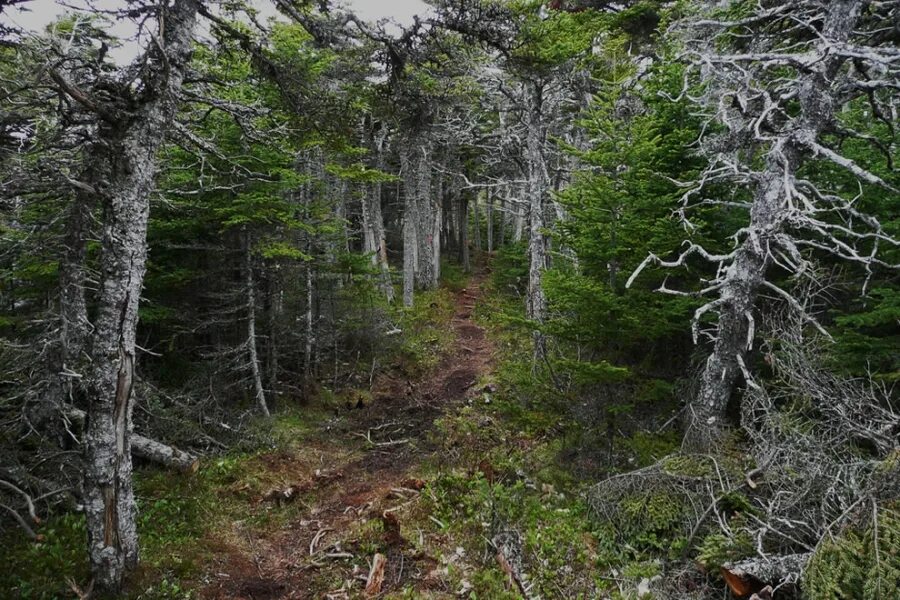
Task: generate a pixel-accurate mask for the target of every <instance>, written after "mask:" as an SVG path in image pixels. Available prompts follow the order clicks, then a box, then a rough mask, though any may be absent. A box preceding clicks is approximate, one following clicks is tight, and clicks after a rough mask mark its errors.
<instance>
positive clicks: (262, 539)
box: [198, 272, 494, 600]
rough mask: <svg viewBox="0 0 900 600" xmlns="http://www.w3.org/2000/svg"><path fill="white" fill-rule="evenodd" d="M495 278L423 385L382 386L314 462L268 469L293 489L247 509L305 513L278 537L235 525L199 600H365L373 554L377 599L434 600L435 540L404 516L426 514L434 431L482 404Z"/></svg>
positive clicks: (470, 295) (459, 322) (465, 311)
mask: <svg viewBox="0 0 900 600" xmlns="http://www.w3.org/2000/svg"><path fill="white" fill-rule="evenodd" d="M486 277H487V275H486V273H484V272H481V273H479V274H477V275H476V276H474V277H473V278H472V279H471V280H470V282H469V286H468V287H467V288H466V289H463V290H460V291H459V292H457V293H456V294H455V309H454V311H455V316H454V318H453V320H452V324H451V325H452V328H453V331H454V334H455V335H454V340H453V342H452V345H451V347H450V349H449V350H448V351H447V352H446V353H445V354H444V356H443V358H442V359H441V361H440V362H439V364H438V366H437V367H436V368H435V369H433V370H432V371H431V372H430V373H428V374H426V375H425V376H424V378H422V379H421V380H418V381H410V380H407V379H396V376H391V375H385V376H382V377H381V378H379V379H378V380H376V382H375V385H374V386H373V388H374V389H373V397H374V401H373V402H372V403H371V405H370V406H367V407H366V408H364V409H362V410H354V411H348V412H347V413H346V414H345V415H343V416H341V417H340V418H338V419H336V420H333V421H331V422H329V423H328V427H327V430H326V431H322V432H319V433H317V434H315V435H314V436H313V438H312V441H311V442H310V443H311V445H312V446H313V452H310V453H308V454H309V455H310V456H312V457H314V460H312V459H303V458H299V457H297V456H294V455H290V454H287V453H285V454H278V453H273V454H272V455H269V456H264V457H262V458H263V460H265V461H266V462H267V464H266V468H267V469H269V468H271V470H272V471H274V472H278V473H281V474H283V478H282V479H283V481H284V483H285V485H284V486H283V487H277V488H276V489H273V490H272V492H270V493H269V494H267V495H266V496H265V497H263V498H259V499H254V500H250V501H253V502H257V503H271V504H272V506H273V510H275V508H281V507H283V506H284V505H287V504H290V505H291V506H292V507H295V508H296V512H295V513H291V516H290V518H288V519H286V520H285V522H283V523H279V524H278V525H277V526H276V527H271V526H269V527H265V526H264V527H260V526H258V525H256V524H254V523H250V522H235V523H233V526H232V527H233V531H232V532H231V534H232V535H231V541H230V542H228V543H224V542H223V546H224V547H222V548H215V549H214V550H215V558H214V559H213V561H212V564H211V565H209V566H208V568H207V569H206V570H205V573H204V575H203V579H202V581H200V582H198V583H199V587H200V596H201V597H202V598H206V599H215V600H226V599H227V600H231V599H245V600H268V599H295V598H298V599H299V598H329V599H332V600H340V599H343V598H347V599H349V598H357V597H368V596H366V594H365V588H366V582H367V580H368V581H369V582H370V584H371V580H372V577H371V573H370V572H371V570H372V569H371V566H372V561H373V560H375V555H376V554H379V555H380V556H379V561H381V559H382V558H383V559H384V574H383V583H382V584H381V585H380V586H378V588H379V591H377V592H376V593H374V594H370V595H371V596H377V597H381V596H383V595H385V594H386V593H390V592H392V591H399V590H402V589H404V588H409V587H413V588H414V589H417V590H422V591H424V590H426V589H429V587H428V586H429V585H431V584H430V583H429V582H430V580H431V579H432V578H431V577H430V574H433V572H434V570H435V567H436V566H437V561H436V560H435V559H434V558H433V557H430V556H427V555H426V554H425V553H424V552H422V551H421V548H422V547H423V544H422V536H424V535H438V534H435V533H433V532H432V533H428V532H423V530H422V529H421V528H419V529H418V530H415V529H413V530H410V527H409V526H408V525H407V522H408V521H407V516H408V515H410V514H411V513H412V512H414V511H416V510H417V505H418V504H419V500H420V497H421V495H422V493H423V491H424V490H425V481H423V479H422V478H421V477H423V469H425V468H426V463H427V462H428V461H429V460H431V459H433V458H435V456H434V454H435V452H436V450H437V449H436V446H435V445H434V444H433V442H432V441H431V439H430V436H429V434H430V433H432V432H433V431H434V423H435V420H436V419H439V418H440V417H441V416H442V415H444V414H446V413H447V412H448V411H450V410H453V409H454V408H456V407H459V406H460V405H461V404H463V403H465V402H466V399H467V397H473V396H474V395H475V394H477V393H480V390H478V389H477V386H476V384H477V383H478V382H479V380H480V379H481V378H482V377H483V376H485V375H487V374H489V373H490V371H491V369H492V366H493V362H492V361H493V353H494V349H493V347H492V345H491V342H490V340H489V339H487V338H486V336H485V332H484V330H483V329H482V328H481V327H479V326H478V325H477V324H476V323H475V322H474V320H473V312H474V309H475V306H476V304H477V303H478V301H479V298H480V297H481V295H482V293H483V291H482V286H483V284H484V282H485V280H486ZM292 482H296V483H292ZM419 516H420V517H421V515H419ZM426 520H427V519H426ZM417 542H418V543H417ZM417 549H418V550H417ZM376 578H377V574H376ZM370 587H371V586H370ZM432 591H433V592H438V594H439V593H440V590H439V589H438V590H434V589H432ZM370 592H372V590H371V589H370Z"/></svg>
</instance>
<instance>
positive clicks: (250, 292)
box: [244, 232, 270, 417]
mask: <svg viewBox="0 0 900 600" xmlns="http://www.w3.org/2000/svg"><path fill="white" fill-rule="evenodd" d="M244 294H246V299H247V342H246V343H247V360H248V361H249V364H250V375H251V377H252V378H253V393H254V398H255V399H256V404H257V405H258V406H259V411H260V412H261V413H262V414H263V415H265V416H267V417H268V416H270V414H269V405H268V403H267V402H266V391H265V388H264V387H263V382H262V373H261V371H260V368H259V354H258V352H257V347H256V278H255V277H254V276H253V248H252V245H251V240H250V235H249V234H248V233H246V232H245V233H244Z"/></svg>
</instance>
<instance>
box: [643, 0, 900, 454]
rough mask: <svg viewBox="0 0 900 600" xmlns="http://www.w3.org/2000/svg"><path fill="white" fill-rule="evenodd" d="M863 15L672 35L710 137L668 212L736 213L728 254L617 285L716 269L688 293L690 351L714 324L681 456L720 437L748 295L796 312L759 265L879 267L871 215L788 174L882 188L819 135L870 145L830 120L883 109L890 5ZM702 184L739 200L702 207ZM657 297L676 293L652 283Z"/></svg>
mask: <svg viewBox="0 0 900 600" xmlns="http://www.w3.org/2000/svg"><path fill="white" fill-rule="evenodd" d="M867 5H868V3H866V2H863V1H862V0H837V1H834V2H828V3H821V2H814V1H810V0H795V1H792V2H787V3H782V4H778V5H777V6H775V5H773V6H772V7H769V8H766V7H765V6H764V5H760V6H759V7H757V9H756V10H755V12H753V13H752V14H751V15H749V16H748V17H746V18H744V19H740V20H737V21H731V20H717V19H715V18H714V17H709V18H702V19H699V20H698V19H697V18H696V17H691V18H690V19H687V20H685V21H684V22H683V23H681V24H680V25H678V26H677V29H676V33H677V35H679V36H680V38H681V39H682V40H683V41H684V44H685V46H686V51H685V53H684V60H685V61H687V63H688V68H689V73H692V74H693V75H696V76H699V77H700V79H701V81H700V82H699V85H700V86H701V90H702V92H701V93H699V94H698V93H697V91H696V90H690V89H686V90H685V92H684V96H683V97H684V98H686V99H688V100H689V101H694V102H696V103H697V104H698V105H699V108H700V109H702V110H703V111H705V112H706V114H707V115H708V117H709V120H710V121H711V124H712V123H715V124H716V125H717V126H718V128H719V129H720V130H722V133H721V134H715V135H714V134H711V133H710V134H708V133H706V131H712V130H713V129H715V128H709V129H706V130H705V131H704V134H703V136H702V137H701V139H700V147H701V151H702V152H703V154H704V155H705V156H706V157H707V158H708V159H709V164H708V167H707V169H706V170H705V171H704V172H703V173H702V175H701V177H700V178H699V180H698V181H696V182H694V183H686V184H684V185H685V188H686V192H685V194H684V197H683V207H682V209H681V211H680V213H681V216H682V217H683V218H684V220H685V224H686V226H687V227H689V228H691V227H693V226H692V225H691V224H690V217H691V211H692V210H693V209H695V208H697V207H698V206H709V205H714V206H728V207H731V208H732V209H737V210H743V211H746V214H747V224H746V226H744V227H742V228H741V229H740V230H738V231H736V232H735V233H734V236H733V238H734V240H735V248H734V249H733V250H731V251H730V252H727V253H715V252H710V251H707V250H706V249H705V248H703V247H700V246H699V245H696V244H693V243H691V244H689V245H688V247H687V249H685V250H684V251H683V252H681V253H680V255H678V256H677V257H676V258H674V259H671V260H666V259H662V258H660V257H658V256H655V255H651V256H648V257H647V259H646V260H645V261H644V262H643V263H642V264H641V265H640V266H639V267H638V269H637V270H636V271H635V272H634V273H633V274H632V276H631V278H630V279H629V282H628V283H629V285H630V284H631V283H633V282H634V280H635V279H636V277H637V276H638V275H639V274H640V273H641V271H642V270H643V269H644V268H645V267H647V266H648V265H659V266H662V267H665V268H677V267H681V266H684V265H686V264H687V263H688V261H689V260H690V259H694V258H696V259H702V260H705V261H707V262H709V263H711V264H712V265H713V267H714V268H715V270H716V273H715V276H714V277H713V278H712V280H711V281H709V282H708V283H706V284H705V285H704V289H702V290H701V291H700V292H698V293H696V294H694V293H692V294H690V295H698V296H712V297H713V299H712V300H711V301H709V302H708V303H706V304H704V305H703V306H702V307H701V308H699V309H698V310H697V311H696V313H695V315H694V325H693V328H694V338H695V341H699V339H700V337H701V333H704V332H702V331H701V319H702V318H703V317H704V315H707V314H709V313H717V314H718V322H717V324H716V326H715V331H714V332H712V333H711V334H709V337H710V338H711V340H712V342H713V350H712V353H711V354H710V356H709V358H708V359H707V362H706V366H705V368H704V370H703V373H702V376H701V382H700V386H699V392H698V393H697V395H696V397H695V398H693V399H692V401H691V403H690V410H689V416H688V419H687V423H686V426H687V427H686V429H687V435H686V438H685V441H686V443H687V444H688V445H689V446H692V447H695V448H698V449H702V448H708V447H710V446H711V445H713V444H715V442H716V440H717V439H718V438H719V437H720V435H721V433H722V432H723V430H724V429H725V427H726V407H727V405H728V402H729V399H730V397H731V394H732V391H733V388H734V386H735V384H736V382H737V381H738V379H739V376H740V374H741V370H742V367H743V365H744V362H745V361H744V358H745V356H746V354H747V352H748V351H749V350H750V349H752V347H753V345H754V339H755V323H756V316H755V305H756V301H757V297H758V295H759V294H760V292H762V291H766V292H769V293H772V294H774V295H775V296H777V297H780V298H782V299H784V300H785V301H786V302H788V303H789V304H791V305H793V306H798V305H799V302H798V299H797V298H795V297H794V296H792V295H791V294H790V293H788V292H786V291H785V290H783V289H781V288H779V287H778V286H776V285H775V284H774V283H773V282H772V280H771V278H770V277H769V272H770V271H771V270H772V267H773V266H777V267H778V268H779V269H782V270H784V271H786V272H788V273H790V274H792V275H793V276H796V277H802V276H806V275H808V274H809V270H808V268H807V267H808V258H807V257H808V254H804V251H820V252H825V253H828V254H831V255H833V256H836V257H839V258H842V259H845V260H848V261H852V262H853V263H856V264H859V265H862V266H863V267H865V268H866V269H871V268H872V267H873V266H874V265H876V264H883V263H880V261H879V259H878V258H877V250H878V247H879V245H884V244H888V245H896V244H897V241H896V240H894V239H892V238H890V237H889V236H888V235H887V234H885V233H884V232H883V231H882V228H881V225H880V224H879V222H878V220H877V219H876V218H874V217H872V216H869V215H865V214H861V213H860V212H859V211H858V210H857V209H856V208H855V206H854V202H855V199H850V198H846V197H843V196H840V195H838V194H837V193H834V192H832V191H830V190H828V189H826V187H825V186H821V185H818V184H817V183H816V182H815V181H810V180H808V179H805V178H804V177H803V176H801V175H800V171H799V170H800V168H801V166H803V165H804V164H805V163H806V162H808V161H811V160H817V161H822V162H826V163H831V165H832V166H833V167H836V168H838V169H843V170H846V171H847V172H849V173H850V174H851V175H852V176H854V177H855V178H856V179H857V180H858V182H859V186H860V195H862V194H865V193H867V190H868V191H871V190H872V189H873V188H878V187H880V188H888V189H893V188H891V187H890V186H889V185H888V184H887V183H886V182H884V181H883V180H882V179H881V178H879V177H878V176H876V175H874V174H873V173H871V172H869V171H867V170H866V169H864V168H863V167H861V166H860V165H858V164H856V163H855V162H854V161H852V160H850V159H849V158H847V157H845V156H843V155H841V154H840V149H835V148H833V147H831V146H829V144H828V142H827V141H826V140H825V137H824V136H825V134H828V133H842V134H843V135H848V136H852V137H855V138H858V139H861V140H868V141H870V142H872V141H873V138H872V137H871V136H868V135H866V134H865V133H861V132H856V131H850V130H848V129H846V127H845V126H843V125H842V124H841V123H840V120H839V119H838V118H837V117H838V114H839V112H840V111H841V109H842V107H844V106H846V105H847V104H848V103H849V102H850V101H852V100H855V99H857V98H866V97H868V99H869V102H870V103H871V108H872V110H873V112H874V114H875V115H883V114H885V113H884V103H885V102H887V101H888V100H889V98H890V97H891V95H892V94H896V88H897V85H896V82H897V77H898V60H897V51H896V48H895V47H894V46H893V45H892V43H891V42H890V40H889V39H885V38H884V37H883V36H878V35H875V32H876V31H878V30H879V29H880V28H881V27H883V26H886V25H887V24H888V22H889V21H890V19H891V15H894V17H896V13H895V9H893V8H890V7H889V6H888V5H877V6H876V5H872V6H871V7H870V8H869V9H866V6H867ZM864 9H865V10H866V12H867V13H868V14H866V16H865V18H863V16H862V14H863V11H864ZM710 10H711V9H710ZM704 17H706V15H704ZM738 31H739V32H738ZM879 40H881V41H879ZM887 114H890V113H889V112H888V113H887ZM874 142H875V143H874V145H875V146H876V147H877V146H878V142H877V140H874ZM756 157H758V160H754V158H756ZM713 184H717V185H723V184H724V185H727V186H730V187H732V188H737V189H746V190H748V191H749V192H750V194H751V198H750V199H749V200H748V201H742V200H732V199H728V200H726V199H721V198H716V197H713V198H709V197H708V196H707V194H708V192H709V190H710V188H711V187H712V185H713ZM660 291H662V292H666V293H673V294H681V295H684V294H686V292H682V291H676V290H671V289H669V288H667V287H666V286H665V284H663V286H662V287H661V288H660Z"/></svg>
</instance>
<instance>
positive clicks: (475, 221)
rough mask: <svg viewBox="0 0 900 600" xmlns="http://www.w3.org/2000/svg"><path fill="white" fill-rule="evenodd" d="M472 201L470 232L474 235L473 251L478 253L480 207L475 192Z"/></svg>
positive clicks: (479, 243)
mask: <svg viewBox="0 0 900 600" xmlns="http://www.w3.org/2000/svg"><path fill="white" fill-rule="evenodd" d="M472 201H473V203H474V206H472V231H473V232H474V233H475V250H477V251H478V252H479V253H480V252H481V250H482V247H481V207H480V203H479V202H478V193H477V192H476V193H475V194H474V195H473V196H472Z"/></svg>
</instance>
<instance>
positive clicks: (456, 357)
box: [0, 267, 659, 600]
mask: <svg viewBox="0 0 900 600" xmlns="http://www.w3.org/2000/svg"><path fill="white" fill-rule="evenodd" d="M516 311H518V312H521V303H520V300H519V299H518V298H516V297H514V296H512V295H510V294H508V293H503V292H502V291H501V290H498V289H497V288H496V280H494V279H492V277H491V275H490V272H489V268H486V267H482V268H481V269H480V270H479V271H478V272H477V273H476V274H475V275H474V276H472V277H470V278H468V279H467V278H465V277H464V276H463V275H462V273H461V271H460V270H459V269H454V268H449V267H448V268H447V269H446V272H445V278H444V281H443V285H442V286H441V288H440V289H438V290H435V291H432V292H426V293H422V294H421V295H420V296H419V297H418V298H417V304H416V306H415V307H414V308H412V309H410V310H406V311H404V312H403V313H402V314H401V315H400V316H399V317H398V318H399V319H400V320H399V321H398V325H399V327H400V328H401V329H403V334H402V336H399V335H398V336H396V337H391V338H389V339H387V340H384V342H383V347H382V348H381V351H380V352H379V353H378V355H377V356H376V362H377V365H378V369H375V365H373V367H372V372H375V373H378V372H379V369H380V373H381V374H380V375H376V377H375V380H374V381H373V382H372V384H371V386H370V385H368V377H363V379H365V380H366V381H365V382H359V383H358V385H359V387H360V388H362V389H349V388H348V389H343V390H329V389H326V388H324V387H323V388H322V390H320V392H319V396H318V397H317V398H311V399H310V400H309V402H308V403H307V404H306V405H304V406H296V405H293V404H292V402H293V401H292V400H289V399H285V400H284V401H283V405H280V406H278V410H277V412H276V414H275V415H274V416H273V418H272V419H266V420H262V419H260V421H259V423H257V424H255V426H253V427H251V428H249V429H248V430H247V440H246V444H237V445H236V446H235V447H234V448H232V449H231V450H230V451H228V452H226V453H223V454H220V455H212V456H209V457H207V458H205V459H204V460H203V461H202V465H201V468H200V470H199V472H198V473H196V474H194V475H189V476H185V475H183V474H180V473H175V472H172V471H168V470H164V469H160V468H158V467H156V466H153V465H147V464H143V465H140V466H139V468H138V469H137V470H136V473H135V490H136V497H137V501H138V506H139V514H138V528H139V535H140V541H141V566H140V569H139V571H138V573H136V574H135V576H134V579H133V580H132V581H131V582H129V586H128V587H129V590H130V594H129V595H128V598H130V599H131V600H201V599H202V600H270V599H271V600H276V599H285V600H286V599H306V598H309V599H331V600H341V599H347V600H350V599H355V598H383V599H401V598H431V599H449V598H469V599H485V598H489V599H491V600H512V599H516V598H522V597H523V596H528V597H532V598H533V597H538V596H540V597H544V598H596V597H618V596H616V595H615V592H619V591H622V592H631V591H633V590H634V589H635V588H634V587H633V586H632V584H631V583H630V582H631V581H632V580H635V579H636V580H637V581H640V579H641V578H646V577H652V576H653V575H654V574H655V573H656V572H658V570H659V566H658V564H657V563H655V562H653V561H651V560H645V559H644V558H640V560H638V561H635V560H634V559H632V558H629V557H624V558H623V557H622V556H621V555H622V553H623V551H622V548H621V547H619V546H618V545H617V544H616V543H615V539H616V537H615V536H614V535H612V534H611V532H609V531H607V529H604V528H603V527H602V524H598V523H597V522H596V521H595V520H592V519H591V518H590V511H589V510H588V505H587V502H586V491H587V489H588V487H589V486H590V484H591V482H594V481H597V480H598V479H597V478H598V477H599V474H598V471H597V469H598V468H599V467H602V466H603V456H605V455H601V453H599V452H597V451H595V450H592V448H593V446H592V445H591V444H586V441H585V439H584V438H583V436H581V435H580V434H579V433H578V432H579V431H580V430H579V429H578V428H577V427H575V426H574V425H573V420H572V417H571V416H567V415H569V412H571V407H570V406H569V405H570V401H569V399H568V398H567V397H565V396H562V395H560V394H558V393H557V392H552V390H551V392H552V393H549V395H548V394H544V395H542V396H534V395H533V394H531V393H529V394H527V395H522V394H519V393H517V391H516V387H515V382H516V381H520V382H522V381H524V382H529V383H532V382H533V381H534V372H533V369H534V366H533V365H532V364H531V361H530V356H531V354H530V351H529V350H530V344H531V338H530V331H529V330H528V329H527V328H522V327H516V326H515V323H516V321H515V320H512V321H510V319H509V317H508V316H507V315H509V314H513V315H515V314H517V313H516ZM513 319H515V317H514V318H513ZM522 357H525V358H524V359H523V358H522ZM335 387H337V386H335ZM538 387H539V386H538ZM528 389H529V390H534V389H537V388H536V387H535V386H529V387H528ZM588 441H589V440H588ZM41 532H42V534H43V535H44V536H45V537H44V540H43V541H42V542H41V543H39V544H34V543H31V542H29V541H28V540H25V539H23V538H22V536H17V535H16V534H15V532H13V533H12V534H10V536H7V537H0V548H4V549H5V551H6V557H4V559H5V564H6V565H7V568H6V569H5V570H0V590H4V589H6V590H13V591H14V595H13V596H12V597H17V598H23V599H24V598H29V599H42V600H43V599H46V600H50V599H62V598H72V597H73V594H72V588H73V586H74V585H75V584H80V585H81V586H82V587H84V586H85V585H86V584H87V582H88V581H89V579H90V572H89V569H88V565H87V561H86V558H85V552H84V539H85V529H84V518H83V516H82V515H80V514H78V513H67V514H62V515H58V516H53V517H51V518H50V519H48V521H47V522H46V523H45V524H44V525H43V526H42V528H41ZM376 556H378V557H379V562H381V561H382V560H384V572H383V581H382V582H381V585H380V588H379V589H378V590H377V591H375V590H374V589H371V588H370V591H371V592H372V593H369V594H367V593H366V591H365V590H366V587H367V585H366V584H367V581H368V580H369V579H370V570H371V567H372V564H373V561H375V559H376ZM613 565H617V566H616V567H615V568H616V569H618V570H617V571H615V573H619V574H618V575H616V574H612V575H610V569H611V568H612V566H613ZM374 587H378V586H374ZM607 592H613V594H608V593H607ZM0 596H2V593H0ZM4 597H5V596H4Z"/></svg>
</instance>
